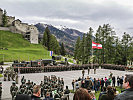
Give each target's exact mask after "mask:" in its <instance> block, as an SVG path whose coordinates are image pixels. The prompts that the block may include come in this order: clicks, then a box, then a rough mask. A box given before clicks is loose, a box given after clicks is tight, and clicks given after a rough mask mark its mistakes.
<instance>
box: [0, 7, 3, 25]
mask: <svg viewBox="0 0 133 100" xmlns="http://www.w3.org/2000/svg"><path fill="white" fill-rule="evenodd" d="M2 15H3V10H2V9H1V8H0V26H1V25H2Z"/></svg>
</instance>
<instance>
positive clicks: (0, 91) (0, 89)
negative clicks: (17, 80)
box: [0, 82, 2, 100]
mask: <svg viewBox="0 0 133 100" xmlns="http://www.w3.org/2000/svg"><path fill="white" fill-rule="evenodd" d="M1 96H2V82H0V100H1Z"/></svg>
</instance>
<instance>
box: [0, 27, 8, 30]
mask: <svg viewBox="0 0 133 100" xmlns="http://www.w3.org/2000/svg"><path fill="white" fill-rule="evenodd" d="M0 30H4V31H10V29H9V28H8V27H0Z"/></svg>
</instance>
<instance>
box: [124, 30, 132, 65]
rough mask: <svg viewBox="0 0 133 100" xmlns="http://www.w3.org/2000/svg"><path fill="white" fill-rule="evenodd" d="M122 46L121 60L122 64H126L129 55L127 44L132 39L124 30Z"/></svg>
mask: <svg viewBox="0 0 133 100" xmlns="http://www.w3.org/2000/svg"><path fill="white" fill-rule="evenodd" d="M122 37H123V38H122V47H123V56H122V61H123V64H124V65H126V64H127V60H128V57H129V53H128V52H129V44H130V42H131V40H132V38H131V37H130V35H129V34H126V32H125V33H124V35H123V36H122Z"/></svg>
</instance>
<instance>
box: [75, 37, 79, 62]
mask: <svg viewBox="0 0 133 100" xmlns="http://www.w3.org/2000/svg"><path fill="white" fill-rule="evenodd" d="M79 47H80V37H78V38H77V41H76V43H75V48H74V59H76V60H77V62H79V60H80V49H79Z"/></svg>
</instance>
